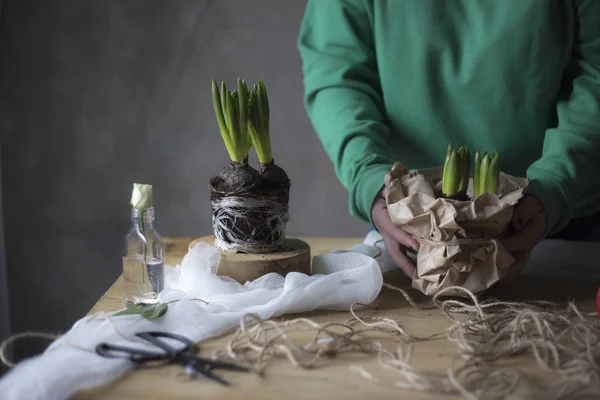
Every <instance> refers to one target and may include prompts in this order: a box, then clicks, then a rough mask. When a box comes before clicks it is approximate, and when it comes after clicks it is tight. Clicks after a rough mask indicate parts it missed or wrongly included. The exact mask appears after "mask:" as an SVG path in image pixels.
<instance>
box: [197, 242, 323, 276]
mask: <svg viewBox="0 0 600 400" xmlns="http://www.w3.org/2000/svg"><path fill="white" fill-rule="evenodd" d="M200 241H203V242H206V243H208V244H210V245H211V246H214V243H215V239H214V236H212V235H210V236H204V237H201V238H198V239H195V240H193V241H192V242H191V243H190V244H189V245H188V251H189V250H191V249H192V248H194V246H196V245H197V244H198V243H199V242H200ZM285 244H286V249H285V250H283V251H279V252H276V253H267V254H247V253H228V252H226V251H223V250H221V263H220V264H219V269H218V270H217V274H218V275H225V276H228V277H230V278H233V279H235V280H236V281H238V282H240V283H241V284H244V283H246V282H247V281H253V280H255V279H257V278H260V277H261V276H263V275H266V274H268V273H270V272H276V273H278V274H281V275H283V276H285V275H287V273H288V272H301V273H303V274H307V275H310V264H311V263H310V246H309V245H308V243H306V242H305V241H303V240H300V239H291V238H289V239H286V240H285Z"/></svg>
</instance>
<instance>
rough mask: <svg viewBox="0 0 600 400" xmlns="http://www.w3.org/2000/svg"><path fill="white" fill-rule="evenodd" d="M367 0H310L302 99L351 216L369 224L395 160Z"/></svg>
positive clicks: (302, 38) (303, 37)
mask: <svg viewBox="0 0 600 400" xmlns="http://www.w3.org/2000/svg"><path fill="white" fill-rule="evenodd" d="M367 3H368V1H367V0H340V1H329V0H309V1H308V3H307V6H306V10H305V14H304V18H303V20H302V23H301V27H300V32H299V37H298V49H299V53H300V57H301V60H302V69H303V74H304V90H305V92H304V104H305V107H306V110H307V113H308V116H309V118H310V120H311V122H312V124H313V127H314V129H315V131H316V134H317V136H318V137H319V140H320V141H321V143H322V145H323V147H324V149H325V152H326V153H327V155H328V157H329V158H330V160H331V161H332V162H333V165H334V169H335V173H336V175H337V177H338V179H339V180H340V182H341V183H342V184H343V185H344V187H345V188H346V189H347V190H348V193H349V199H348V200H349V211H350V214H351V215H352V216H353V217H355V218H357V219H360V220H362V221H365V222H371V205H372V203H373V201H374V199H375V197H376V195H377V192H378V191H379V190H380V189H381V188H382V186H383V184H384V177H385V174H386V173H387V172H389V171H390V169H391V167H392V165H393V162H392V159H391V156H390V152H389V150H388V145H387V140H388V137H389V129H388V126H387V125H386V122H385V116H384V112H383V109H384V108H383V99H382V95H381V88H380V83H379V75H378V72H377V63H376V57H375V45H374V40H373V30H372V29H373V28H372V23H373V21H372V14H371V12H372V7H371V6H369V5H368V4H367Z"/></svg>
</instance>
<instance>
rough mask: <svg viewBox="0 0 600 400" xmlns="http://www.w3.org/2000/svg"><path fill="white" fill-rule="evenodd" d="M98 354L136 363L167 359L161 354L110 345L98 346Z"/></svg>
mask: <svg viewBox="0 0 600 400" xmlns="http://www.w3.org/2000/svg"><path fill="white" fill-rule="evenodd" d="M96 353H98V354H99V355H101V356H102V357H108V358H128V359H130V360H131V361H133V362H136V363H145V362H149V361H157V360H160V359H163V358H165V355H164V354H161V353H157V352H152V351H146V350H143V349H134V348H131V347H125V346H118V345H115V344H108V343H100V344H99V345H98V346H96Z"/></svg>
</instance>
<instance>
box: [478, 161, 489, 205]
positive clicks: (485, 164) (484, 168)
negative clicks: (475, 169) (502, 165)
mask: <svg viewBox="0 0 600 400" xmlns="http://www.w3.org/2000/svg"><path fill="white" fill-rule="evenodd" d="M489 168H490V156H489V154H488V153H487V151H486V152H485V153H483V157H482V158H481V166H480V167H479V175H480V177H479V179H480V181H479V189H480V190H481V194H483V193H485V191H486V188H487V178H488V171H489Z"/></svg>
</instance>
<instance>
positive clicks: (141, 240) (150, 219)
mask: <svg viewBox="0 0 600 400" xmlns="http://www.w3.org/2000/svg"><path fill="white" fill-rule="evenodd" d="M131 222H132V224H131V228H130V229H129V232H128V233H127V237H126V251H125V255H124V257H123V297H124V301H125V306H126V307H129V306H130V305H132V304H137V303H146V304H153V303H156V302H157V296H158V294H159V293H160V292H161V291H162V290H163V286H164V245H163V241H162V238H161V236H160V235H159V234H158V232H157V231H156V229H155V227H154V208H153V207H149V208H146V209H145V210H144V211H140V210H139V209H137V208H132V209H131Z"/></svg>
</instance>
